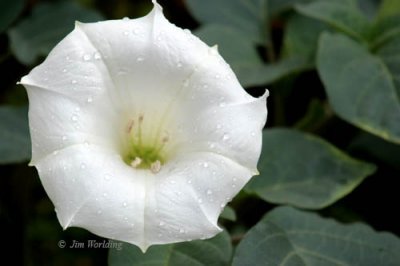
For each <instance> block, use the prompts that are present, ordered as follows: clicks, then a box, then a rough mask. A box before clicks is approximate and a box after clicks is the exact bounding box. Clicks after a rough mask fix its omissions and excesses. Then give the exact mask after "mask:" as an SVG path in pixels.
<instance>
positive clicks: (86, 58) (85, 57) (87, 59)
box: [83, 54, 92, 61]
mask: <svg viewBox="0 0 400 266" xmlns="http://www.w3.org/2000/svg"><path fill="white" fill-rule="evenodd" d="M90 58H92V57H91V56H90V54H85V55H83V60H84V61H89V60H90Z"/></svg>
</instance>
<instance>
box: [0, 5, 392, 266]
mask: <svg viewBox="0 0 400 266" xmlns="http://www.w3.org/2000/svg"><path fill="white" fill-rule="evenodd" d="M158 2H159V3H160V4H161V5H162V6H163V7H164V12H165V14H166V16H167V18H168V19H170V20H171V21H172V22H173V23H175V24H177V25H178V26H180V27H182V28H189V29H191V30H193V32H194V33H195V34H197V35H198V36H199V37H200V38H201V39H203V40H204V41H205V42H206V43H208V44H209V45H210V46H212V45H216V44H217V45H218V49H219V51H220V53H221V54H222V55H223V56H224V58H225V59H226V60H227V62H228V63H229V64H230V65H231V67H232V68H233V70H234V71H235V73H236V74H237V76H238V78H239V81H240V82H241V83H242V85H243V86H244V87H245V88H246V89H247V91H248V92H249V93H250V94H252V95H254V96H258V95H261V94H262V93H263V92H264V90H265V87H268V88H269V89H270V92H271V97H270V98H269V103H268V110H269V118H268V123H267V127H266V129H265V132H264V144H263V151H262V155H261V159H260V162H259V170H260V175H259V176H256V177H254V178H253V179H252V181H251V182H250V183H249V184H248V185H247V186H246V189H245V190H244V191H242V192H241V193H240V194H239V195H238V196H237V197H236V198H235V199H234V200H233V201H232V203H231V204H230V206H228V207H227V208H226V209H225V211H224V213H223V214H222V216H221V219H220V224H221V225H222V226H223V227H224V228H225V231H224V233H222V234H220V235H218V236H216V237H215V238H214V239H211V240H205V241H200V240H199V241H193V242H187V243H180V244H172V245H165V246H158V247H151V248H150V249H149V252H148V253H146V254H145V255H143V254H141V253H140V251H139V250H138V249H137V248H136V247H133V246H130V245H127V244H124V245H123V246H124V248H123V249H122V250H120V251H119V250H116V249H110V253H109V256H108V254H107V253H108V250H107V249H104V248H103V249H101V248H100V249H93V248H88V247H87V246H86V247H85V248H82V249H77V248H69V246H70V245H71V244H72V243H73V241H74V240H75V241H80V242H86V241H88V240H98V241H103V239H101V238H100V237H97V236H95V235H92V234H90V233H89V232H87V231H85V230H83V229H76V228H73V229H68V230H66V231H62V228H61V227H60V226H59V224H58V222H57V219H56V215H55V212H54V207H53V205H52V203H51V202H50V201H49V200H48V198H47V196H46V194H45V192H44V190H43V188H42V186H41V184H40V181H39V178H38V177H37V173H36V171H35V170H34V169H32V168H29V167H28V166H27V163H28V161H29V157H30V140H29V134H28V124H27V123H28V120H27V104H28V102H27V97H26V94H25V93H24V89H23V88H22V87H21V86H19V85H16V82H17V81H18V80H19V79H20V78H21V77H22V76H23V75H25V74H27V73H28V72H29V71H30V70H31V69H32V66H34V65H36V64H38V63H40V62H41V61H42V60H43V58H44V57H45V56H46V55H47V54H48V53H49V51H50V50H51V48H52V47H53V46H54V45H55V44H56V43H57V42H59V41H60V40H61V39H62V38H63V37H64V36H65V35H66V34H67V33H68V32H69V31H70V30H72V28H73V27H74V21H75V20H80V21H97V20H101V19H119V18H122V17H125V16H128V17H138V16H142V15H144V14H146V13H147V12H148V11H149V10H150V9H151V7H152V4H151V1H150V0H117V1H107V0H76V1H66V0H65V1H44V0H25V1H23V0H14V1H7V0H1V1H0V34H1V36H0V70H1V71H0V79H1V81H2V83H1V84H2V86H1V88H0V104H1V106H0V137H1V138H0V164H1V166H0V168H1V171H0V173H1V177H0V182H1V184H0V190H1V191H0V221H1V224H0V225H1V228H2V231H1V233H2V236H4V237H5V239H3V243H6V245H3V246H5V247H4V248H3V249H2V254H4V255H3V260H4V261H12V262H13V265H106V264H107V261H108V262H109V263H110V265H141V264H143V265H144V264H146V263H150V262H152V263H153V264H152V265H166V264H168V265H201V264H206V265H230V264H232V263H233V265H278V264H285V263H286V264H293V265H297V264H301V265H326V264H332V265H344V264H346V265H399V264H400V258H399V256H398V253H397V251H398V249H399V245H400V244H399V243H400V242H399V239H398V237H396V236H395V235H396V234H397V235H399V234H400V228H399V224H400V219H399V218H398V217H397V215H396V209H397V208H398V207H397V204H398V202H399V199H400V196H399V193H398V192H397V188H398V187H399V184H400V181H399V173H400V159H399V158H400V145H399V143H400V1H398V0H248V1H242V0H219V1H210V0H169V1H167V0H164V1H162V0H159V1H158ZM283 204H284V205H291V206H292V207H279V206H277V205H283ZM295 208H306V209H313V210H314V211H313V212H306V211H300V210H298V209H295ZM321 216H322V217H321ZM328 217H329V218H328ZM334 220H337V221H339V222H337V221H334ZM340 222H345V223H348V222H352V223H354V224H351V225H347V224H342V223H340ZM363 223H365V224H369V226H366V225H363ZM371 227H372V228H374V229H372V228H371ZM376 230H377V231H389V232H391V233H378V232H377V231H376ZM60 240H64V241H66V244H67V246H66V247H65V248H60V247H59V246H58V243H59V241H60ZM258 243H259V244H258ZM232 245H233V246H234V249H232ZM107 257H108V259H107Z"/></svg>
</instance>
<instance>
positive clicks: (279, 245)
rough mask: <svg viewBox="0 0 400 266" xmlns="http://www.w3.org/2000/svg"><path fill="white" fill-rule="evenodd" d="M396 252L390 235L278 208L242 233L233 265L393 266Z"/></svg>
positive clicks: (397, 247) (395, 242) (398, 255)
mask: <svg viewBox="0 0 400 266" xmlns="http://www.w3.org/2000/svg"><path fill="white" fill-rule="evenodd" d="M399 250H400V240H399V239H398V238H397V237H395V236H394V235H392V234H390V233H378V232H375V231H374V230H373V229H372V228H370V227H369V226H367V225H364V224H360V223H357V224H348V225H345V224H341V223H338V222H336V221H334V220H332V219H327V218H322V217H320V216H318V215H317V214H314V213H309V212H304V211H299V210H296V209H293V208H290V207H279V208H276V209H274V210H272V211H271V212H269V213H268V214H267V215H266V216H264V218H263V219H262V220H261V221H260V222H259V223H258V224H257V225H256V226H255V227H253V228H252V229H251V230H250V231H249V232H248V233H247V234H246V236H245V237H244V239H243V240H242V241H241V242H240V244H239V246H238V247H237V249H236V253H235V255H234V259H233V265H234V266H239V265H271V266H272V265H307V266H312V265H316V266H317V265H398V263H399V262H400V253H399V252H398V251H399Z"/></svg>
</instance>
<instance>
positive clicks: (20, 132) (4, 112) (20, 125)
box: [0, 106, 31, 164]
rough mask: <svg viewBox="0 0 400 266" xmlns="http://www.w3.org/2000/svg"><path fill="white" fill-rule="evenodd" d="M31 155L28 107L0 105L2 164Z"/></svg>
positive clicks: (26, 158) (16, 161) (20, 160)
mask: <svg viewBox="0 0 400 266" xmlns="http://www.w3.org/2000/svg"><path fill="white" fill-rule="evenodd" d="M30 157H31V143H30V138H29V128H28V109H27V108H26V107H12V106H1V107H0V164H7V163H18V162H23V161H27V160H29V158H30Z"/></svg>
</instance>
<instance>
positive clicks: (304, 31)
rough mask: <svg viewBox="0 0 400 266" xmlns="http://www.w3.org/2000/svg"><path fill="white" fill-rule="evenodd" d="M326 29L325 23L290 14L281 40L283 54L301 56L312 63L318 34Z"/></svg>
mask: <svg viewBox="0 0 400 266" xmlns="http://www.w3.org/2000/svg"><path fill="white" fill-rule="evenodd" d="M327 29H328V27H327V26H326V24H324V23H322V22H319V21H315V20H314V19H311V18H308V17H304V16H302V15H299V14H295V15H293V16H291V17H290V18H289V20H288V22H287V25H286V30H285V36H284V40H283V49H284V53H285V56H289V57H291V56H302V57H304V58H305V59H306V60H307V61H309V62H310V64H312V65H313V64H314V62H315V55H316V51H317V44H318V38H319V35H320V34H321V32H322V31H324V30H327Z"/></svg>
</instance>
